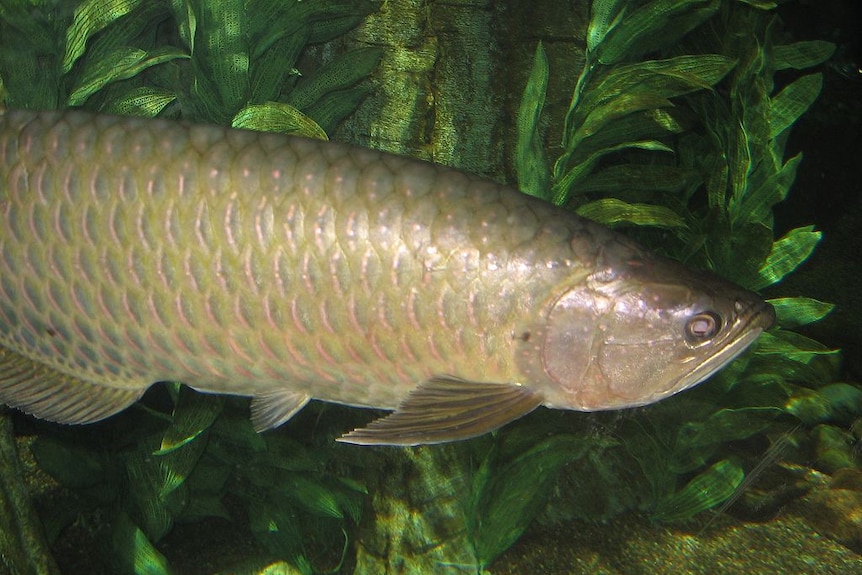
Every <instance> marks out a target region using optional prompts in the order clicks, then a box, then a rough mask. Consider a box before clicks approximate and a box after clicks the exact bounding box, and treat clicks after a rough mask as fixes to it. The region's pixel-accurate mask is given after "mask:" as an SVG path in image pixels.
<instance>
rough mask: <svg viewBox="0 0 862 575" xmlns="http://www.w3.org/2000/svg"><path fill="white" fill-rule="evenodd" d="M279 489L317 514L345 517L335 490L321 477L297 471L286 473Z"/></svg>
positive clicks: (299, 504)
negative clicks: (307, 475) (320, 478)
mask: <svg viewBox="0 0 862 575" xmlns="http://www.w3.org/2000/svg"><path fill="white" fill-rule="evenodd" d="M278 490H279V491H281V492H282V493H284V494H285V495H287V496H288V497H290V498H291V499H292V500H293V501H294V502H295V503H296V505H298V506H299V507H302V508H304V509H306V510H307V511H310V512H311V513H314V514H315V515H320V516H322V517H333V518H335V519H341V518H343V517H344V513H343V512H342V510H341V506H340V505H339V503H338V498H337V497H336V496H335V494H334V493H333V490H332V489H330V488H329V487H328V486H326V485H324V484H323V483H322V482H321V481H320V480H319V479H316V478H313V477H306V476H304V475H300V474H296V473H289V474H284V475H283V477H282V478H281V481H280V482H279V486H278Z"/></svg>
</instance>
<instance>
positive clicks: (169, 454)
mask: <svg viewBox="0 0 862 575" xmlns="http://www.w3.org/2000/svg"><path fill="white" fill-rule="evenodd" d="M374 6H375V5H374V3H372V2H355V1H345V0H328V1H314V2H280V1H278V0H252V1H251V2H249V1H247V0H226V1H219V2H205V1H200V0H165V1H158V2H149V1H146V0H83V1H82V2H77V3H70V2H62V1H53V0H48V1H28V0H3V1H0V39H2V41H0V78H2V80H0V86H2V88H3V91H2V92H0V94H2V96H3V97H4V98H5V102H6V104H7V105H8V106H10V107H29V108H37V109H51V108H62V107H70V106H71V107H83V108H88V109H92V110H98V111H105V112H110V113H118V114H133V115H142V116H155V115H162V116H169V117H182V118H185V119H189V120H192V121H201V122H210V123H221V124H227V125H231V126H234V127H241V128H249V129H257V130H270V131H281V132H286V133H292V134H299V135H304V136H309V137H316V138H326V137H327V134H326V133H327V131H329V130H332V129H333V128H334V127H335V126H336V125H337V124H338V123H339V122H340V121H341V120H342V119H344V117H345V116H346V115H347V114H349V113H351V112H352V111H353V110H354V109H355V108H356V106H357V105H358V104H359V102H360V101H361V100H362V99H363V98H364V97H365V96H366V95H367V94H368V92H369V90H370V87H369V85H368V83H367V82H363V80H364V79H365V78H366V77H367V76H368V75H369V74H370V73H371V71H373V70H374V68H375V67H376V66H377V63H378V61H379V59H380V56H381V50H380V49H378V48H364V49H357V50H353V51H348V52H346V53H343V54H341V55H338V56H335V57H331V58H330V59H329V62H328V63H326V64H325V65H322V66H320V67H319V68H317V69H308V66H305V65H301V64H300V63H299V59H300V58H301V56H302V54H303V51H304V49H305V48H306V47H307V46H309V45H312V44H319V43H322V42H327V41H329V40H332V39H333V38H336V37H338V36H341V35H343V34H344V33H346V32H347V31H349V30H350V29H352V28H354V27H355V26H356V25H357V24H358V23H359V22H360V21H361V20H362V19H363V18H364V17H365V16H366V15H367V14H368V13H369V12H370V11H371V10H372V9H373V8H374ZM300 68H302V69H303V72H300ZM166 388H167V389H168V390H169V401H168V408H167V409H152V408H147V407H146V404H143V405H140V406H139V408H138V411H139V412H142V413H137V414H135V415H133V416H130V419H123V418H121V420H120V421H118V422H110V423H107V424H105V427H101V426H100V428H99V429H100V430H101V431H102V432H103V433H105V430H106V429H108V430H111V431H109V432H107V435H108V437H109V439H107V440H105V439H103V438H101V437H96V438H94V437H93V435H92V432H90V431H87V430H75V432H67V433H64V434H62V435H60V434H52V433H50V432H46V433H45V434H44V435H42V436H40V437H39V438H38V440H37V441H36V442H35V443H34V444H33V446H32V451H33V453H34V455H35V457H36V458H37V461H38V463H39V465H40V467H41V468H42V469H43V470H44V471H46V472H48V473H49V474H50V475H51V476H52V477H54V478H55V479H56V480H57V481H58V482H59V483H60V484H61V485H62V486H64V487H66V488H68V489H70V490H74V494H73V495H71V496H70V497H69V498H67V499H64V500H63V504H62V505H60V506H57V507H55V508H53V509H52V510H51V513H48V514H46V515H45V516H44V521H45V523H46V528H47V531H48V533H49V535H50V537H51V539H52V540H53V539H55V538H56V537H57V536H58V534H59V533H60V531H61V530H62V529H63V528H65V527H66V526H68V525H69V524H70V523H71V522H73V521H74V520H75V519H76V518H77V517H79V516H80V515H82V514H85V513H86V514H93V513H94V512H100V513H103V514H105V515H106V516H107V517H108V520H107V521H108V523H109V524H110V525H111V529H110V530H109V531H110V533H108V532H105V533H103V535H104V538H105V539H106V540H107V543H106V545H105V547H106V549H105V551H106V552H105V554H104V555H105V557H106V558H107V559H106V561H107V562H108V563H110V564H111V565H112V569H113V570H116V571H117V572H127V573H149V574H158V573H170V572H172V569H171V566H170V565H169V564H168V562H167V560H166V559H165V557H164V556H162V555H161V554H160V553H159V552H158V551H157V550H156V548H155V546H154V544H156V543H158V542H159V541H160V540H161V539H162V538H163V537H164V536H165V535H166V534H168V533H169V532H170V531H171V529H172V528H173V527H174V525H175V523H177V522H189V521H198V520H201V519H203V518H213V517H225V518H227V517H230V514H229V512H228V511H227V509H226V508H225V506H224V504H223V501H224V499H225V497H231V498H233V499H234V500H237V501H239V502H240V505H241V506H242V507H243V508H244V509H245V510H246V513H247V516H248V529H249V530H250V531H251V533H252V534H253V535H254V537H255V539H256V540H257V542H258V543H259V545H260V547H261V550H262V551H261V553H262V554H263V555H267V556H271V557H274V558H282V559H286V560H288V561H290V562H291V563H292V564H293V565H295V566H296V567H297V568H299V569H300V570H301V571H302V572H304V573H311V572H312V571H314V570H316V569H317V570H319V569H320V568H322V567H323V566H321V565H318V564H317V563H316V560H317V559H319V558H320V557H319V556H320V555H325V556H326V557H327V558H328V557H330V556H333V555H334V556H335V557H336V558H337V557H339V556H340V557H342V559H343V556H344V552H345V550H346V548H347V537H348V530H349V529H350V528H351V526H355V524H356V523H357V522H358V521H359V517H360V514H361V510H362V505H363V500H364V489H363V487H362V486H361V485H360V484H359V483H357V482H355V481H351V480H350V479H348V478H346V477H337V476H335V475H333V474H332V473H331V472H330V471H331V470H330V469H329V466H331V465H334V464H333V463H332V461H333V453H334V451H333V450H334V449H337V448H336V447H334V446H333V445H332V442H331V441H330V438H329V437H328V436H327V438H326V441H325V445H323V446H318V447H314V448H313V447H309V446H308V444H303V443H300V442H298V441H296V440H293V439H289V438H288V436H287V435H285V434H268V435H267V436H265V437H263V436H259V435H258V434H256V433H254V431H253V430H252V429H251V426H250V423H249V422H248V417H247V412H246V413H243V414H242V416H239V415H236V414H235V413H233V411H231V409H226V410H225V411H226V415H223V416H221V417H219V416H220V414H221V413H222V406H223V404H224V403H225V402H224V400H223V399H221V398H217V397H212V396H202V395H199V394H196V393H194V392H192V391H190V390H189V389H187V388H181V387H180V386H179V385H176V384H173V385H168V386H166ZM227 403H228V405H229V407H230V406H232V405H233V404H232V402H230V401H228V402H227ZM124 422H125V423H124ZM130 422H132V423H133V424H132V425H128V424H129V423H130ZM127 425H128V426H127ZM332 435H334V433H333V434H332ZM82 437H86V438H88V439H90V440H91V442H90V443H83V444H82V443H81V442H80V441H81V438H82ZM339 465H344V463H341V464H339ZM327 560H328V559H327ZM335 563H338V561H335V562H334V563H332V564H329V563H328V564H327V565H326V566H327V567H328V568H331V567H332V565H333V564H335Z"/></svg>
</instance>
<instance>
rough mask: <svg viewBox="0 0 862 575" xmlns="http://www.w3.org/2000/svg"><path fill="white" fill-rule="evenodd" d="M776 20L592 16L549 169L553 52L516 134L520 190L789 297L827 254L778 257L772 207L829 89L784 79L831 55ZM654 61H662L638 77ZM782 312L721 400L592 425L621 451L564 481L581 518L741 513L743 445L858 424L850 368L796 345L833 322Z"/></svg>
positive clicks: (727, 10) (812, 304)
mask: <svg viewBox="0 0 862 575" xmlns="http://www.w3.org/2000/svg"><path fill="white" fill-rule="evenodd" d="M743 4H748V5H749V6H744V5H743ZM772 7H774V3H771V2H736V1H725V2H719V1H717V0H712V1H701V0H692V1H687V2H664V1H662V0H654V1H625V0H622V1H619V0H595V1H594V2H593V3H592V10H591V19H590V22H589V25H588V29H587V51H586V55H585V63H584V66H583V71H582V72H581V74H580V75H579V77H578V79H577V81H576V84H575V88H574V92H573V95H572V99H571V104H570V107H569V110H568V113H567V115H566V118H565V125H564V127H563V130H562V133H563V138H562V142H561V145H560V147H559V149H557V150H556V153H557V154H558V156H557V157H556V158H555V159H554V161H553V162H550V161H549V160H548V159H547V158H546V152H545V149H544V145H543V135H542V133H543V131H542V129H541V126H542V112H543V107H544V100H545V93H546V90H547V85H548V78H549V73H550V72H549V69H548V61H547V57H546V55H545V52H544V48H543V46H542V45H541V44H539V46H538V47H537V49H536V53H535V57H534V63H533V67H532V71H531V73H530V77H529V81H528V84H527V87H526V89H525V91H524V95H523V97H522V100H521V107H520V113H519V118H518V130H519V137H518V146H517V152H516V158H515V161H516V167H517V173H518V177H519V182H520V184H521V187H522V189H524V190H525V191H527V192H529V193H532V194H534V195H538V196H540V197H544V198H545V199H548V200H550V201H553V202H555V203H557V204H560V205H564V206H568V207H571V208H572V209H575V210H576V211H577V212H578V213H580V214H581V215H584V216H586V217H589V218H592V219H595V220H598V221H601V222H603V223H605V224H607V225H611V226H629V228H630V229H629V232H630V233H632V234H634V235H636V236H638V238H639V239H640V240H642V241H643V242H645V243H647V244H652V245H653V246H655V247H656V249H658V250H659V251H663V252H665V253H667V254H669V255H671V256H673V257H676V258H678V259H682V260H684V261H686V262H688V263H690V264H692V265H695V266H700V267H705V268H710V269H713V270H715V271H716V272H718V273H720V274H721V275H724V276H726V277H729V278H731V279H733V280H734V281H736V282H738V283H740V284H742V285H745V286H747V287H749V288H751V289H754V290H763V289H765V288H767V287H769V286H772V285H774V284H776V283H778V282H780V280H781V279H782V278H783V277H785V276H786V275H787V274H788V273H791V272H792V271H794V270H795V269H796V268H797V267H798V266H800V265H801V264H802V263H803V262H804V261H805V260H806V259H807V258H808V256H809V255H810V254H811V252H812V251H813V250H814V248H815V246H816V244H817V243H818V241H819V240H820V232H817V231H815V230H814V228H813V226H804V227H800V228H796V229H792V230H789V231H787V232H786V233H785V234H784V235H783V236H782V237H780V238H778V239H774V238H773V234H774V231H775V230H774V221H773V217H772V207H773V206H774V205H775V204H776V203H778V202H780V201H782V200H783V199H784V198H785V197H786V195H787V193H788V191H789V189H790V186H791V185H792V183H793V180H794V177H795V173H796V168H797V166H798V164H799V162H800V160H801V154H797V155H796V156H793V157H791V158H789V159H786V158H785V145H786V142H787V138H788V134H789V132H790V128H791V127H792V125H793V124H794V123H795V122H796V121H797V120H798V118H799V117H800V116H801V115H802V114H803V113H804V112H805V111H806V110H807V109H808V108H809V106H810V105H811V104H812V103H813V102H814V100H815V99H816V97H817V95H818V93H819V91H820V86H821V82H822V79H821V76H820V74H819V73H813V74H807V75H801V76H799V75H797V77H795V78H794V79H792V80H791V81H789V82H787V83H786V84H785V85H784V86H783V87H782V88H781V89H780V90H778V91H776V90H775V80H774V78H775V75H776V73H777V72H779V71H785V70H804V69H806V68H810V67H813V66H816V65H818V64H821V63H822V62H824V61H825V60H827V59H828V58H829V57H830V56H831V54H832V52H833V50H834V46H833V45H832V44H830V43H828V42H820V41H813V42H795V43H790V44H785V43H782V42H781V38H780V34H779V33H778V27H779V24H778V22H777V20H776V18H775V17H773V16H771V15H769V14H767V13H765V12H764V10H768V9H770V8H772ZM698 26H699V28H698V33H697V34H692V35H686V34H687V33H688V32H689V31H690V30H693V29H694V28H695V27H698ZM647 54H648V55H658V56H659V57H658V58H655V59H646V60H644V59H642V57H643V56H644V55H647ZM771 303H772V304H773V305H774V306H775V308H776V311H777V314H778V325H779V329H776V330H773V331H771V332H770V333H767V334H763V335H762V336H761V339H760V341H759V343H758V345H757V346H756V348H755V349H754V350H753V352H750V353H748V354H746V355H745V356H744V357H742V358H740V359H739V360H738V361H737V362H736V363H735V364H734V365H733V366H731V367H729V368H728V369H725V370H724V371H723V372H721V373H719V374H718V375H717V376H715V377H713V379H712V381H711V382H709V383H708V384H705V385H702V386H700V387H699V388H698V389H695V390H692V391H689V392H687V393H685V394H682V395H681V396H677V397H675V398H672V399H670V400H667V401H665V402H663V403H661V404H658V405H656V406H654V407H650V408H648V409H647V410H644V411H645V413H644V416H643V417H635V418H623V419H617V418H616V417H615V416H604V415H596V416H593V417H592V418H591V419H592V421H593V425H596V426H598V429H601V430H602V431H601V433H603V434H605V436H606V437H607V438H608V440H609V441H606V442H605V444H604V445H596V447H595V448H594V449H592V450H587V454H586V456H585V457H584V458H583V459H582V460H581V461H579V463H578V468H579V470H578V474H577V477H573V478H568V479H567V480H564V481H565V485H566V488H567V490H570V491H572V492H577V493H581V494H583V497H582V498H580V503H576V504H574V506H575V507H577V506H578V505H580V506H581V507H580V510H579V511H575V512H573V513H574V514H575V515H580V516H583V517H590V518H597V517H609V516H611V515H614V514H617V513H619V512H621V511H624V510H627V509H632V508H639V509H643V510H645V511H648V512H649V513H650V514H651V515H652V516H653V517H654V518H655V519H658V520H678V519H684V518H688V517H691V516H692V515H694V514H695V513H698V512H700V511H703V510H705V509H708V508H710V507H713V506H716V505H718V504H720V503H721V502H722V501H724V500H726V499H727V498H729V497H731V496H732V495H733V494H734V492H735V491H736V489H737V488H738V487H739V486H740V485H741V484H742V482H743V481H744V480H745V471H744V469H745V468H746V466H748V467H753V466H754V465H753V464H749V463H747V462H745V461H743V460H742V459H741V458H740V457H738V456H737V455H735V454H734V452H733V450H732V449H730V448H729V446H732V445H736V444H734V443H733V442H740V441H745V440H750V439H752V438H755V437H757V436H759V435H761V434H764V433H770V434H771V436H772V437H774V438H777V437H778V435H779V434H781V433H782V432H784V431H787V430H790V429H793V430H794V432H793V433H794V435H797V436H799V437H801V436H802V435H803V433H802V431H801V430H799V428H798V427H797V424H798V422H800V421H801V422H802V423H803V424H806V425H812V424H813V423H815V422H821V421H831V422H840V421H842V420H844V421H846V416H845V417H844V418H842V417H839V412H844V411H847V410H849V411H851V412H852V413H853V414H854V416H858V415H859V414H860V413H862V402H860V398H862V392H860V391H859V390H858V389H857V388H855V387H853V386H849V385H846V384H841V383H835V379H836V378H837V374H838V372H837V355H836V354H837V352H836V351H835V350H830V349H827V348H826V347H825V346H823V345H822V344H820V343H818V342H816V341H813V340H811V339H809V338H806V337H804V336H802V335H799V334H797V333H795V332H793V331H790V328H794V327H798V326H800V325H805V324H807V323H810V322H814V321H817V320H819V319H821V318H822V317H824V316H825V315H826V314H828V313H829V312H830V311H831V309H832V306H831V305H830V304H827V303H823V302H819V301H816V300H813V299H811V298H805V297H793V298H776V299H773V300H771ZM611 419H613V420H614V421H613V422H612V423H611V422H610V421H609V420H611ZM585 466H586V467H587V469H584V467H585ZM611 493H612V494H614V495H612V496H611V495H608V494H611ZM558 502H559V501H557V503H558ZM599 502H603V504H602V503H599Z"/></svg>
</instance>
